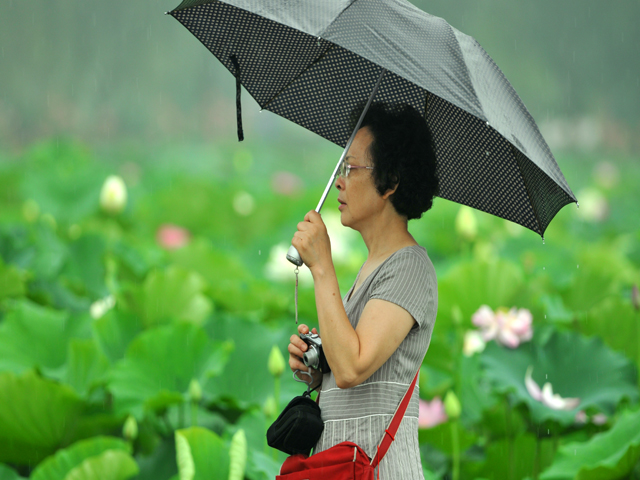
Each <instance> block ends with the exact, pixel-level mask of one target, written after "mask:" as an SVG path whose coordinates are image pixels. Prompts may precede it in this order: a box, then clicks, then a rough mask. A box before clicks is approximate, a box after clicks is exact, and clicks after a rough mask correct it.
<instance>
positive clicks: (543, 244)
mask: <svg viewBox="0 0 640 480" xmlns="http://www.w3.org/2000/svg"><path fill="white" fill-rule="evenodd" d="M542 244H543V245H544V237H542Z"/></svg>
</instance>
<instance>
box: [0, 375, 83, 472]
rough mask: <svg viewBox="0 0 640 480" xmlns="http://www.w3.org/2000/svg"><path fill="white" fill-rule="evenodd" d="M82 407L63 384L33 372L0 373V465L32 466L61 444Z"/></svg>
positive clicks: (73, 394)
mask: <svg viewBox="0 0 640 480" xmlns="http://www.w3.org/2000/svg"><path fill="white" fill-rule="evenodd" d="M82 409H83V404H82V402H81V401H80V399H79V398H78V397H77V396H76V394H75V393H74V392H73V390H71V388H69V387H68V386H66V385H60V384H58V383H54V382H52V381H49V380H45V379H42V378H40V377H38V376H37V375H36V374H35V373H34V372H26V373H25V374H24V375H22V376H19V377H18V376H15V375H14V374H12V373H10V372H3V373H0V462H10V463H15V464H20V465H22V464H26V463H36V462H39V461H40V460H42V459H43V458H45V457H46V456H48V455H50V454H52V453H53V452H54V451H55V450H56V449H57V448H59V447H60V446H61V445H63V444H64V440H65V439H66V438H67V437H68V436H69V433H70V431H71V430H72V429H73V428H74V426H75V424H76V422H77V421H78V418H79V416H80V414H81V412H82Z"/></svg>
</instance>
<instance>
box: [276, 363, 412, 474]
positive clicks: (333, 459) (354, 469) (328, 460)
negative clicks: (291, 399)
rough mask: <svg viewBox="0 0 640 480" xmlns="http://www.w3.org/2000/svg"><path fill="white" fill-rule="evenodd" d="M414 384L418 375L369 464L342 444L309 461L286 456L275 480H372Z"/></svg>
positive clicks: (353, 448)
mask: <svg viewBox="0 0 640 480" xmlns="http://www.w3.org/2000/svg"><path fill="white" fill-rule="evenodd" d="M417 381H418V373H416V376H415V377H414V379H413V382H411V385H409V388H408V390H407V392H406V393H405V394H404V397H402V400H401V401H400V405H398V408H397V410H396V412H395V413H394V414H393V418H392V419H391V422H390V423H389V427H388V428H387V429H386V430H385V434H384V436H383V437H382V440H381V441H380V444H379V445H378V451H377V452H376V455H375V456H374V457H373V460H371V459H370V458H369V456H368V455H367V454H366V453H365V452H364V450H362V448H360V447H359V446H358V445H356V444H355V443H353V442H342V443H339V444H338V445H334V446H333V447H331V448H329V449H327V450H324V451H322V452H320V453H317V454H315V455H311V456H310V457H309V456H307V455H303V454H298V455H292V456H290V457H289V458H287V459H286V460H285V462H284V463H283V464H282V467H281V468H280V475H277V476H276V480H374V479H373V472H374V471H375V468H376V467H377V466H378V464H379V463H380V461H381V460H382V458H383V457H384V456H385V454H386V453H387V450H389V447H390V446H391V442H393V440H394V438H395V435H396V432H397V431H398V427H400V422H402V418H403V417H404V412H405V411H406V410H407V406H408V405H409V401H410V400H411V394H412V393H413V389H414V387H415V386H416V382H417Z"/></svg>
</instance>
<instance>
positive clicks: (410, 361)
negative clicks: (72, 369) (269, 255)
mask: <svg viewBox="0 0 640 480" xmlns="http://www.w3.org/2000/svg"><path fill="white" fill-rule="evenodd" d="M359 275H360V274H358V276H359ZM357 280H358V279H357V278H356V282H357ZM354 285H355V283H354ZM352 291H353V287H351V289H350V290H349V291H348V292H347V294H346V295H345V296H344V298H343V299H342V302H343V304H344V307H345V310H346V312H347V316H348V317H349V321H350V322H351V325H352V326H353V328H356V326H357V325H358V321H359V320H360V316H361V314H362V311H363V310H364V307H365V305H366V304H367V302H368V301H369V300H371V299H374V298H377V299H381V300H386V301H388V302H392V303H395V304H396V305H399V306H401V307H402V308H404V309H405V310H407V311H408V312H409V313H410V314H411V315H412V316H413V318H414V319H415V321H416V323H415V324H414V326H413V328H412V329H411V331H410V332H409V334H408V335H407V336H406V338H405V339H404V340H403V341H402V343H401V344H400V346H399V347H398V348H397V350H396V351H395V352H394V353H393V354H392V355H391V357H390V358H389V359H388V360H387V361H386V362H385V363H384V364H383V365H382V366H381V367H380V368H379V369H378V370H377V371H376V372H374V373H373V375H371V377H369V378H368V379H367V380H365V381H364V382H363V383H361V384H360V385H357V386H355V387H352V388H348V389H340V388H338V386H337V385H336V381H335V378H334V377H333V374H332V373H328V374H326V375H324V377H323V380H322V393H321V395H320V408H321V409H322V419H323V420H324V431H323V433H322V436H321V437H320V440H319V441H318V443H317V445H316V447H315V449H314V452H315V453H318V452H321V451H323V450H326V449H328V448H330V447H332V446H334V445H337V444H338V443H340V442H344V441H351V442H354V443H356V444H358V445H360V446H361V447H362V448H363V449H364V451H365V452H367V454H368V455H369V457H371V458H373V456H374V454H375V452H376V446H377V445H378V444H379V443H380V440H381V439H382V435H383V434H384V430H385V429H386V428H387V426H388V424H389V422H390V420H391V418H392V416H393V413H394V412H395V410H396V408H397V407H398V404H399V403H400V400H401V399H402V396H403V395H404V393H405V392H406V391H407V388H408V387H409V385H410V384H411V381H412V380H413V377H414V375H415V374H416V372H417V371H418V368H419V366H420V365H421V364H422V359H423V358H424V355H425V353H426V352H427V348H428V346H429V341H430V340H431V332H432V331H433V325H434V323H435V320H436V311H437V308H438V289H437V282H436V273H435V270H434V268H433V264H432V263H431V260H430V259H429V256H428V255H427V251H426V250H425V249H424V248H423V247H420V246H418V245H415V246H411V247H406V248H403V249H400V250H398V251H397V252H395V253H393V254H392V255H391V256H389V258H387V259H386V260H385V261H384V262H383V263H382V264H380V265H379V266H378V268H376V269H375V270H374V271H373V272H372V273H371V274H370V275H369V277H367V279H366V280H365V281H364V282H363V284H362V285H361V286H360V288H358V290H357V291H356V292H355V293H354V294H353V297H352V298H349V297H350V295H351V293H352ZM418 390H419V389H418V386H417V385H416V387H415V389H414V391H413V394H412V398H411V402H410V403H409V407H408V408H407V411H406V413H405V416H404V418H403V420H402V423H401V424H400V428H399V430H398V433H397V434H396V437H395V441H394V442H393V443H392V444H391V448H389V451H388V452H387V454H386V456H385V457H384V459H383V460H382V462H381V463H380V478H381V479H398V480H402V479H406V480H416V479H420V480H423V478H424V477H423V474H422V465H421V462H420V450H419V447H418Z"/></svg>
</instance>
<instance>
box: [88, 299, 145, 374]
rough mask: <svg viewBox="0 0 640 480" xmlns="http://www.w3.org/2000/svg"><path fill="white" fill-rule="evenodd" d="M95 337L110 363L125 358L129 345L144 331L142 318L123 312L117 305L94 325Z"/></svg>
mask: <svg viewBox="0 0 640 480" xmlns="http://www.w3.org/2000/svg"><path fill="white" fill-rule="evenodd" d="M92 326H93V329H94V332H95V336H96V338H97V341H98V344H99V345H100V347H101V349H102V351H103V352H104V354H105V355H106V356H107V358H108V359H109V361H110V362H112V363H115V362H116V361H118V360H120V359H121V358H122V357H124V354H125V352H126V351H127V348H128V347H129V344H130V343H131V342H132V341H133V339H134V338H135V337H136V336H137V335H138V334H139V333H140V332H141V331H142V321H141V320H140V317H139V316H137V315H135V314H133V313H128V312H123V311H122V310H121V309H120V308H119V307H118V306H117V305H116V307H115V308H114V309H113V310H110V311H109V312H107V313H106V314H105V315H104V316H102V317H100V318H98V319H97V320H95V321H94V322H93V323H92Z"/></svg>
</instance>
